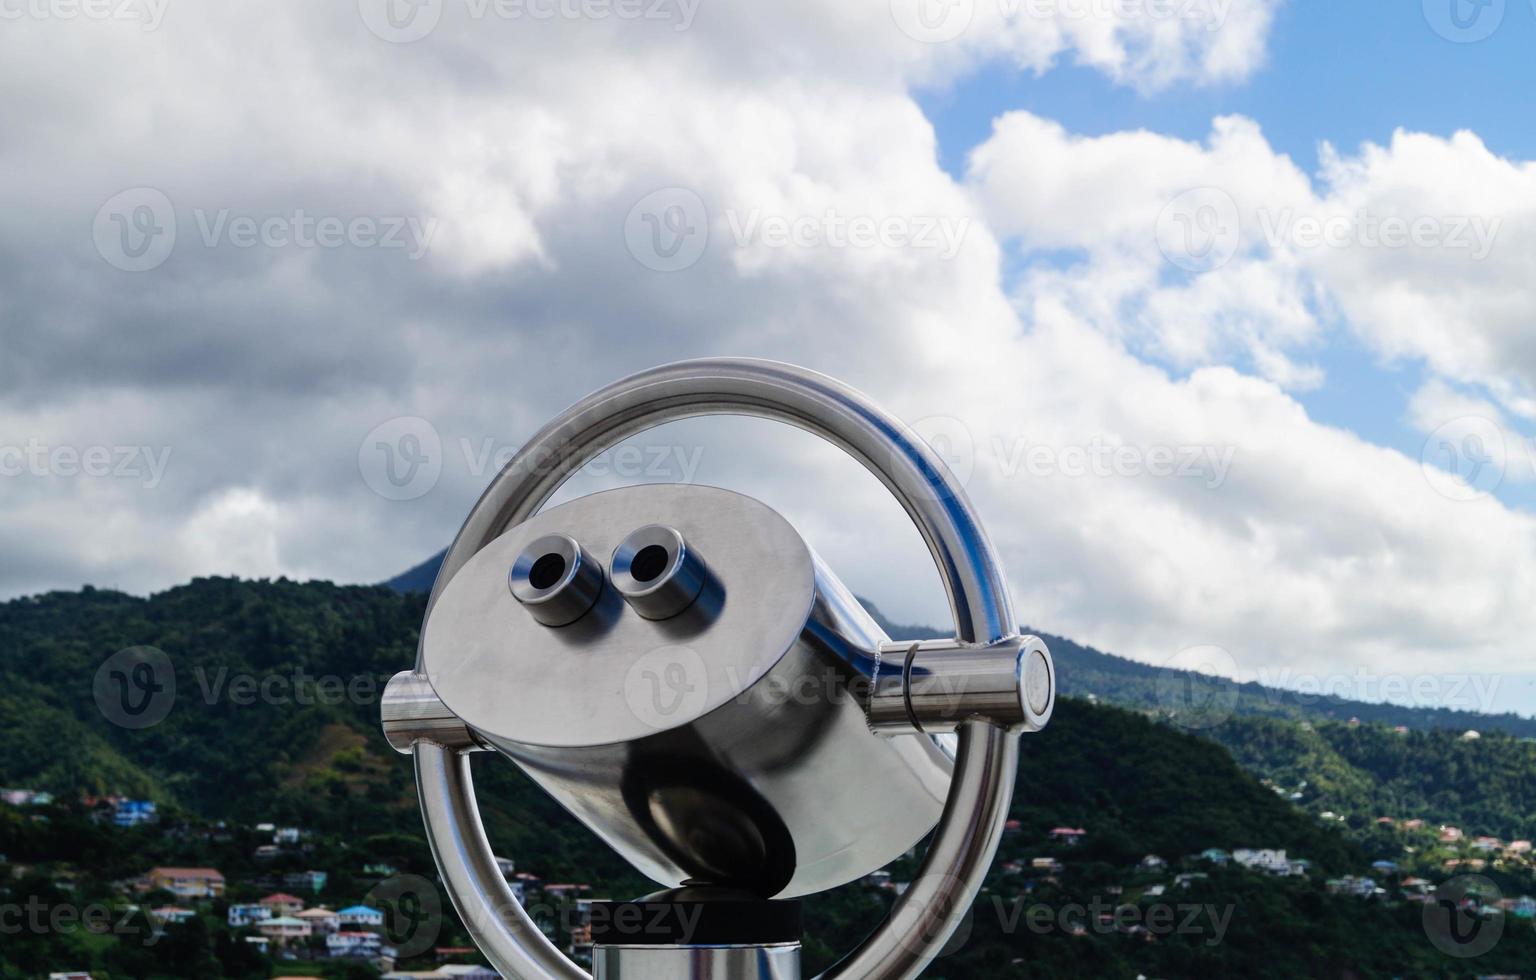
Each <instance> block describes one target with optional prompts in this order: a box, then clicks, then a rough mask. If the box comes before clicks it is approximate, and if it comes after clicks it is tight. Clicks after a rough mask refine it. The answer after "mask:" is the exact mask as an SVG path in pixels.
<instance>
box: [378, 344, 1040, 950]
mask: <svg viewBox="0 0 1536 980" xmlns="http://www.w3.org/2000/svg"><path fill="white" fill-rule="evenodd" d="M708 414H743V415H752V416H757V417H762V418H770V419H777V420H781V421H786V422H790V423H792V424H794V425H796V426H799V427H801V428H803V429H806V430H809V431H811V432H814V433H816V434H818V435H820V436H822V437H823V438H825V439H827V440H828V441H830V442H832V443H834V444H836V445H838V446H840V447H842V448H843V449H844V450H846V451H847V452H848V453H850V454H851V455H852V456H853V457H854V458H855V459H857V460H859V461H860V462H861V463H863V464H864V465H865V466H866V467H868V468H869V469H870V470H871V471H872V472H873V473H874V474H875V475H876V476H878V477H879V478H880V479H881V481H882V482H884V484H885V485H886V486H887V487H888V488H889V489H890V490H891V492H892V493H893V494H895V495H896V497H897V498H898V499H899V500H900V501H901V503H902V505H903V506H904V507H905V508H906V510H907V513H908V514H909V515H911V517H912V519H913V521H914V522H915V523H916V524H917V526H918V529H919V530H920V531H921V532H922V534H923V537H924V539H925V540H926V541H927V543H928V546H929V549H930V550H931V552H932V554H933V558H934V560H935V562H936V563H937V565H938V568H939V572H940V575H941V577H942V578H943V580H944V583H945V586H946V588H947V589H948V592H949V598H950V604H951V607H952V609H953V612H954V618H955V637H954V639H949V640H927V641H922V642H914V641H905V640H899V641H893V640H892V639H891V638H890V637H888V636H886V635H885V633H884V632H883V631H882V630H881V629H880V627H879V626H878V625H876V623H875V622H874V621H873V620H872V619H871V618H870V616H869V615H868V614H867V613H866V612H865V611H864V609H863V608H862V607H861V606H860V605H859V603H858V602H857V601H856V600H855V599H854V598H853V596H852V594H851V593H849V591H848V590H847V588H845V587H844V586H843V584H842V583H841V582H840V581H838V579H837V577H836V576H835V575H834V574H833V573H832V571H831V569H829V568H828V567H827V566H826V565H825V564H824V563H823V562H822V561H821V559H820V558H819V557H817V555H816V553H815V552H814V551H812V550H811V548H810V546H809V545H808V544H807V543H806V542H805V541H804V540H803V539H802V538H801V537H800V535H799V534H798V533H797V532H796V530H795V529H794V528H793V527H792V526H791V525H790V524H789V522H788V521H786V520H785V519H784V518H783V517H781V516H779V515H778V514H777V513H775V512H774V511H773V510H771V509H770V508H769V507H767V506H765V505H764V504H762V503H760V502H758V501H756V500H753V499H751V498H749V497H745V496H742V495H740V494H737V493H732V492H730V491H727V490H720V489H714V488H711V487H703V486H680V485H660V486H657V485H647V486H634V487H628V488H623V489H617V490H610V491H606V492H603V493H596V494H592V495H590V496H587V497H582V498H579V499H576V500H573V501H571V502H569V503H566V504H563V505H561V506H558V507H554V508H552V509H549V510H545V511H542V512H541V511H540V510H539V508H540V506H541V505H542V504H543V503H544V502H545V501H547V500H548V499H549V497H550V496H551V495H552V494H553V493H554V492H555V490H556V489H557V488H558V487H559V486H560V485H561V484H562V483H563V482H564V481H565V479H566V478H567V477H568V476H569V475H570V474H571V473H572V472H574V471H575V470H576V469H578V468H579V467H581V466H582V465H584V464H585V463H587V462H588V461H589V460H591V459H592V458H593V457H594V456H596V455H597V454H599V453H601V452H603V451H604V450H606V449H609V448H611V447H612V446H613V445H614V444H616V443H617V442H619V441H621V440H623V439H624V438H626V437H628V436H631V435H633V434H635V433H637V432H640V431H642V430H644V429H647V428H650V427H652V426H655V425H659V424H661V423H663V422H667V421H672V420H675V419H680V418H688V417H693V416H699V415H708ZM1054 703H1055V669H1054V666H1053V664H1052V661H1051V655H1050V653H1049V651H1048V650H1047V649H1046V647H1045V645H1044V644H1043V643H1041V642H1040V641H1039V640H1038V639H1036V638H1034V637H1028V636H1019V635H1018V634H1017V632H1016V630H1015V628H1014V620H1013V614H1012V604H1011V602H1010V600H1009V595H1008V590H1007V587H1006V584H1005V582H1004V579H1003V573H1002V569H1001V568H1000V566H999V564H998V561H997V557H996V555H995V554H994V553H993V550H992V546H991V544H990V543H989V542H988V540H987V537H986V534H985V532H984V531H983V530H982V527H981V523H980V521H979V520H978V519H977V517H976V514H975V513H974V511H973V510H972V508H971V505H970V503H969V502H968V501H967V499H966V497H965V494H964V492H963V491H962V489H961V487H960V485H959V483H958V482H957V481H956V480H955V478H954V476H953V475H952V474H951V473H950V472H949V470H948V469H947V468H946V467H945V466H944V464H943V463H942V462H941V461H940V460H939V459H938V457H937V456H936V455H935V454H934V453H933V452H932V451H931V450H930V449H929V447H928V446H927V445H926V444H925V443H924V442H922V441H921V439H919V438H917V437H916V436H915V435H914V434H913V433H912V432H911V431H910V430H909V429H908V428H907V427H906V426H904V425H902V424H901V423H900V422H899V421H898V420H896V419H895V418H893V417H892V416H890V415H888V414H887V413H885V412H884V411H882V410H881V409H879V408H878V407H876V406H875V405H874V404H872V403H871V402H870V401H868V400H867V399H866V398H864V397H863V396H862V395H860V394H858V393H857V392H855V391H853V390H852V389H850V388H847V387H845V386H844V385H841V384H839V383H838V382H836V381H833V380H832V379H830V378H826V377H824V376H821V375H818V374H815V373H813V372H810V371H805V370H802V369H799V368H795V367H791V366H788V365H783V364H776V363H772V362H767V361H754V360H735V359H726V360H708V361H690V362H684V363H680V364H674V365H670V366H666V367H662V368H657V369H655V370H652V371H648V372H645V373H643V374H639V375H636V376H634V377H631V378H628V379H626V380H624V381H620V382H618V383H617V384H614V385H612V386H610V387H608V388H605V389H604V390H602V391H599V392H597V393H596V394H594V395H591V396H590V397H588V398H587V399H585V400H584V401H582V402H580V403H578V404H576V405H575V406H573V407H572V408H570V409H568V410H567V411H566V412H565V413H564V414H563V415H561V416H560V417H559V418H557V419H555V420H554V421H553V422H551V423H550V424H549V425H548V426H546V427H545V428H544V429H543V430H541V431H540V432H539V433H538V434H537V435H535V436H534V437H533V438H532V439H531V440H530V441H529V442H528V444H527V445H526V446H524V447H523V449H522V451H521V452H520V453H519V454H518V455H517V456H516V457H515V458H514V459H513V460H512V461H511V462H510V463H509V464H508V465H507V467H506V469H504V470H503V471H502V472H501V473H500V474H499V475H498V476H497V477H496V480H495V481H494V482H493V483H492V484H491V487H490V489H489V490H488V491H487V492H486V493H485V495H484V497H482V498H481V500H480V502H479V503H478V504H476V505H475V508H474V510H473V511H472V512H471V513H470V515H469V519H468V521H466V522H465V524H464V527H463V529H462V530H461V531H460V532H459V535H458V538H457V539H456V540H455V541H454V543H453V546H452V547H451V548H450V549H449V551H448V554H447V557H446V559H445V560H444V562H443V566H442V570H441V571H440V572H439V574H438V578H437V582H436V584H435V585H434V587H433V589H432V597H431V600H430V603H429V605H428V610H427V619H426V623H425V625H424V626H423V628H422V632H421V646H420V651H419V653H418V658H417V663H416V669H415V670H414V671H407V672H405V673H402V674H399V675H397V676H396V677H395V678H394V679H393V680H392V681H391V682H390V684H389V687H388V689H387V691H386V693H385V697H384V705H383V720H384V731H385V733H386V735H387V736H388V737H389V739H390V741H391V743H392V744H393V745H394V746H395V747H396V748H397V749H399V750H400V751H402V752H407V753H410V754H411V755H413V756H414V759H415V764H416V778H417V785H418V788H419V791H420V797H421V808H422V816H423V818H424V819H425V822H426V830H427V836H428V838H429V839H430V841H431V845H432V850H433V854H434V856H435V858H436V860H437V866H438V869H439V871H440V872H441V875H442V880H443V883H444V885H445V887H446V889H447V891H448V893H449V895H450V897H451V898H452V900H453V903H454V906H455V907H456V908H457V910H458V912H459V914H460V916H461V917H462V918H463V920H464V922H465V924H466V926H467V927H468V928H469V929H470V932H471V933H472V935H473V936H474V938H475V941H476V943H477V944H478V945H479V947H480V949H481V950H482V951H483V952H484V953H485V955H486V957H487V958H488V959H489V960H490V961H491V963H492V964H493V965H494V966H495V967H496V968H497V969H498V970H500V971H501V972H502V973H503V974H504V975H506V976H509V977H518V978H525V980H547V978H561V980H580V978H585V977H587V974H586V973H585V972H584V971H583V970H582V969H581V968H579V967H578V966H576V965H575V964H574V963H573V962H571V961H570V960H568V959H566V957H565V956H564V955H562V954H561V953H560V952H559V951H558V950H557V949H556V948H555V947H554V946H553V945H552V944H551V943H550V941H549V940H548V939H547V938H546V937H545V936H544V934H543V933H542V932H541V931H540V929H539V928H538V926H537V925H535V924H534V923H533V921H532V920H531V919H530V918H529V917H528V915H527V914H526V913H525V912H524V910H523V909H522V908H521V906H520V905H519V904H518V903H517V902H516V900H515V899H514V898H513V896H512V894H511V892H510V890H509V889H508V887H507V884H506V881H505V880H504V878H503V876H502V874H501V872H500V870H499V868H498V865H497V862H496V859H495V858H494V857H493V856H492V853H491V849H490V846H489V844H488V843H487V841H486V838H485V832H484V829H483V827H482V826H481V823H480V818H479V813H478V810H477V808H476V804H475V796H474V790H473V789H472V787H471V784H470V775H469V762H468V758H467V753H470V752H475V751H483V750H490V751H494V752H497V753H500V754H501V755H504V756H506V757H507V758H509V759H511V760H512V761H513V762H515V763H516V764H517V765H518V766H520V767H521V768H522V769H523V771H524V772H526V773H527V774H528V775H529V776H530V777H532V779H533V780H534V781H535V782H537V783H538V784H539V785H540V786H541V787H543V789H544V790H546V791H547V792H548V793H550V794H551V795H552V796H554V797H555V799H557V800H558V801H559V802H560V803H561V804H562V805H564V806H565V808H566V809H568V810H569V811H570V812H571V813H573V814H574V815H575V816H576V817H577V818H579V819H580V820H581V821H582V822H583V823H585V824H586V825H587V826H588V827H590V828H591V829H592V830H593V831H595V832H596V833H597V834H598V835H599V836H600V837H602V838H603V840H605V841H606V842H607V843H608V844H609V845H611V846H612V847H613V848H614V849H615V850H616V851H618V853H619V854H621V855H622V856H623V857H624V858H626V859H627V860H628V861H629V862H630V863H631V864H632V865H634V867H635V868H636V869H638V870H639V871H640V872H642V873H643V874H645V875H646V876H648V877H649V878H651V879H653V880H655V881H656V882H657V883H658V884H660V885H661V886H663V888H664V889H665V890H664V891H661V892H658V893H657V894H654V895H650V896H647V897H645V898H642V899H639V900H638V901H635V902H617V903H608V904H606V905H600V906H597V907H595V908H594V909H593V920H592V933H593V936H592V940H593V947H592V958H593V975H594V976H595V977H596V978H597V980H690V978H712V980H738V978H743V980H745V978H751V980H756V978H774V980H799V978H800V933H801V928H802V923H801V921H800V915H799V904H798V902H796V901H795V899H796V898H797V897H799V896H803V895H807V894H811V893H814V892H819V891H824V890H826V889H830V888H834V887H836V886H838V885H842V884H845V883H847V882H851V881H854V880H856V879H858V878H860V877H862V876H864V875H867V874H869V873H871V872H873V871H875V870H878V869H879V868H881V867H882V866H884V865H885V864H887V863H889V862H890V861H892V860H893V859H895V858H897V857H899V856H900V855H902V854H904V853H905V852H907V851H908V850H909V849H911V848H912V847H913V846H914V845H916V844H918V843H919V842H921V841H922V839H923V838H924V837H925V836H927V835H928V834H930V833H933V839H932V842H931V844H930V846H929V849H928V852H927V856H926V858H925V861H924V863H923V865H922V868H921V870H920V871H919V872H918V875H917V877H916V880H914V881H913V882H912V883H911V885H910V886H909V887H908V888H907V890H906V891H905V892H904V893H903V894H902V895H901V896H900V897H899V898H898V899H897V901H896V904H895V906H894V907H893V909H892V911H891V915H890V917H889V918H888V919H887V920H886V922H885V923H884V924H883V925H881V927H880V928H878V929H877V930H876V931H875V932H874V933H873V934H871V935H870V936H869V938H868V939H866V940H865V941H864V943H863V944H862V945H861V946H860V947H859V948H858V949H857V950H855V951H854V952H853V953H851V954H849V955H848V956H847V957H846V958H845V959H844V960H843V961H842V962H841V963H839V964H838V965H837V966H835V967H834V968H832V970H830V971H829V972H828V973H827V974H825V978H826V980H830V978H859V980H863V978H879V980H894V978H910V977H915V976H917V975H918V974H919V973H920V972H921V971H922V970H923V968H924V967H925V966H926V965H927V964H928V963H929V962H930V961H931V960H932V959H933V957H934V956H935V955H937V953H938V952H939V950H940V949H941V948H942V947H943V945H944V943H945V942H946V941H947V940H948V939H949V937H950V935H951V933H952V932H953V931H954V929H955V927H956V926H957V925H958V924H959V922H960V921H961V919H962V917H963V916H964V915H965V913H966V911H967V910H968V909H969V907H970V905H971V903H972V901H973V900H974V899H975V896H976V892H977V889H978V888H979V887H980V885H981V881H982V878H983V876H984V874H985V872H986V870H987V866H988V865H989V864H990V863H991V860H992V857H993V854H994V853H995V851H996V849H997V844H998V840H999V838H1000V836H1001V834H1002V828H1003V824H1004V823H1005V821H1006V819H1007V811H1008V804H1009V801H1010V799H1011V797H1012V795H1013V783H1014V775H1015V770H1016V764H1017V756H1018V736H1019V735H1020V734H1021V733H1023V732H1033V731H1038V730H1040V729H1041V728H1043V727H1044V726H1045V724H1046V723H1047V722H1048V721H1049V719H1050V716H1051V711H1052V708H1053V707H1054ZM935 828H937V829H935Z"/></svg>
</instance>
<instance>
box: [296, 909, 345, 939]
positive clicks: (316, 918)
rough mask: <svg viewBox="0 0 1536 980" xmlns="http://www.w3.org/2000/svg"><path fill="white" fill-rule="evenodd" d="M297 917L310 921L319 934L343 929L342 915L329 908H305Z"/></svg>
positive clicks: (310, 924)
mask: <svg viewBox="0 0 1536 980" xmlns="http://www.w3.org/2000/svg"><path fill="white" fill-rule="evenodd" d="M295 918H297V919H301V920H303V921H305V922H308V923H309V927H310V929H311V930H313V931H314V934H315V935H317V936H327V935H330V934H331V933H333V932H339V931H341V916H339V915H337V914H336V913H335V912H332V911H331V910H330V909H327V908H313V909H305V910H304V911H302V912H300V913H299V914H298V915H297V916H295Z"/></svg>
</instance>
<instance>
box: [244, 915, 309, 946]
mask: <svg viewBox="0 0 1536 980" xmlns="http://www.w3.org/2000/svg"><path fill="white" fill-rule="evenodd" d="M256 928H257V929H259V930H261V934H262V935H263V936H266V937H267V938H268V939H271V940H273V941H274V942H277V943H290V942H294V941H295V940H304V939H308V938H309V937H310V936H312V935H314V927H313V926H311V925H310V924H309V923H308V922H305V921H304V920H303V919H297V918H294V917H293V916H291V915H281V916H278V917H277V918H275V919H268V920H267V921H266V922H263V923H261V924H260V925H258V926H257V927H256Z"/></svg>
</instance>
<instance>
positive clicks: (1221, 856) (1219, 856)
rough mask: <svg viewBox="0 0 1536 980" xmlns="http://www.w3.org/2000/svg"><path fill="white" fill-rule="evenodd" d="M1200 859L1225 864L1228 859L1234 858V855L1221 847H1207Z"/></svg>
mask: <svg viewBox="0 0 1536 980" xmlns="http://www.w3.org/2000/svg"><path fill="white" fill-rule="evenodd" d="M1200 860H1202V861H1209V862H1211V863H1212V864H1219V865H1222V866H1225V865H1226V863H1227V862H1228V861H1230V860H1232V855H1231V854H1229V853H1228V852H1226V851H1223V850H1222V849H1221V848H1219V847H1207V848H1206V849H1205V850H1203V851H1201V852H1200Z"/></svg>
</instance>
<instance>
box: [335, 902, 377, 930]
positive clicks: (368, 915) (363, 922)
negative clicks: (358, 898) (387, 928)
mask: <svg viewBox="0 0 1536 980" xmlns="http://www.w3.org/2000/svg"><path fill="white" fill-rule="evenodd" d="M336 914H337V916H339V917H340V918H341V921H342V922H343V923H344V924H346V925H358V926H369V927H370V928H375V929H378V928H383V926H384V913H383V912H381V911H379V910H378V909H373V908H369V907H368V906H366V905H354V906H352V907H351V908H345V909H342V910H341V911H340V912H337V913H336Z"/></svg>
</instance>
